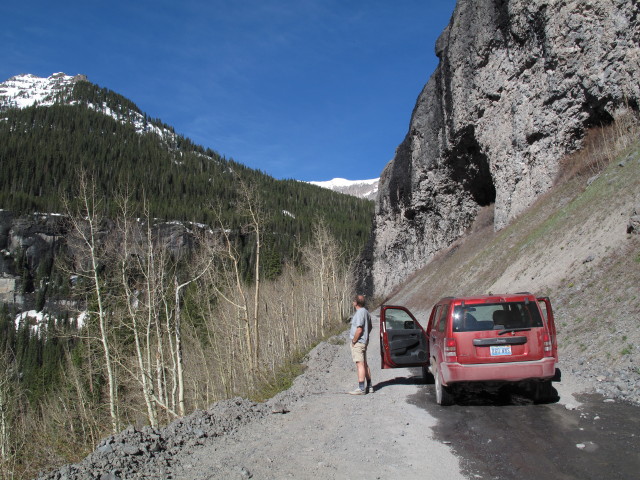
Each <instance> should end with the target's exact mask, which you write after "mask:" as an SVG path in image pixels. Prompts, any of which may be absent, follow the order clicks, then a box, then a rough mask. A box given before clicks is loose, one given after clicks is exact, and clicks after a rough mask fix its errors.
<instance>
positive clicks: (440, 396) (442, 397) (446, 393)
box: [433, 369, 454, 407]
mask: <svg viewBox="0 0 640 480" xmlns="http://www.w3.org/2000/svg"><path fill="white" fill-rule="evenodd" d="M433 372H434V373H433V376H434V377H435V383H436V403H437V404H438V405H441V406H443V407H446V406H449V405H453V400H454V398H453V394H452V393H451V388H449V387H445V386H444V385H443V384H442V377H441V376H440V372H439V371H438V370H437V369H434V370H433Z"/></svg>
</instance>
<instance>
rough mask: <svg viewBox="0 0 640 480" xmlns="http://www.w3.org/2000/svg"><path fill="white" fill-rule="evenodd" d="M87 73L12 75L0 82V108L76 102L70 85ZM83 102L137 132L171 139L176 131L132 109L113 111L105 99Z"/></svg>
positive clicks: (0, 109) (84, 77) (85, 78)
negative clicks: (39, 75) (97, 102)
mask: <svg viewBox="0 0 640 480" xmlns="http://www.w3.org/2000/svg"><path fill="white" fill-rule="evenodd" d="M88 81H89V80H88V79H87V76H86V75H82V74H79V75H74V76H71V75H66V74H65V73H61V72H60V73H54V74H53V75H51V76H50V77H47V78H43V77H38V76H36V75H32V74H22V75H16V76H15V77H11V78H10V79H9V80H7V81H5V82H2V83H0V111H3V110H6V109H9V108H27V107H31V106H34V105H37V106H50V105H54V104H56V103H61V104H68V105H75V104H77V103H79V102H78V101H76V100H73V96H72V92H73V87H74V86H75V84H76V83H77V82H88ZM83 103H85V106H86V107H87V108H90V109H92V110H95V111H96V112H100V113H103V114H105V115H109V116H110V117H112V118H114V119H116V120H118V121H119V122H122V123H130V124H132V125H133V126H134V127H135V129H136V131H137V132H138V133H147V132H153V133H155V134H156V135H158V136H160V137H161V138H163V139H165V140H167V141H168V142H171V141H172V140H175V134H174V133H173V132H171V131H169V130H167V129H166V128H162V127H161V126H159V125H157V124H154V123H152V122H150V121H148V120H147V118H146V117H145V116H144V115H143V114H142V113H141V112H140V111H135V110H131V109H124V110H123V109H121V110H115V109H113V108H111V107H109V106H108V105H107V104H106V103H105V102H103V103H101V104H95V103H88V102H83Z"/></svg>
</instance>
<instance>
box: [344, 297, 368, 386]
mask: <svg viewBox="0 0 640 480" xmlns="http://www.w3.org/2000/svg"><path fill="white" fill-rule="evenodd" d="M353 307H354V308H355V309H356V313H354V314H353V317H351V331H350V332H349V337H350V338H351V357H352V358H353V361H354V362H355V364H356V369H357V371H358V388H356V389H355V390H354V391H352V392H349V393H350V394H351V395H364V394H366V393H371V392H373V386H372V385H371V370H370V369H369V365H368V364H367V346H368V345H369V333H370V332H371V315H369V312H368V311H367V309H366V308H364V295H356V296H355V298H354V299H353ZM365 382H366V384H365Z"/></svg>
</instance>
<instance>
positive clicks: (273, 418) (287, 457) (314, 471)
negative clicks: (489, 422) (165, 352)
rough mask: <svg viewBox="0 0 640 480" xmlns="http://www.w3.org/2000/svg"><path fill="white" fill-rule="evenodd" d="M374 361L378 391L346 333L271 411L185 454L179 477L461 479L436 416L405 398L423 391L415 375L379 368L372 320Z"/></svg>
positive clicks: (316, 353) (319, 351)
mask: <svg viewBox="0 0 640 480" xmlns="http://www.w3.org/2000/svg"><path fill="white" fill-rule="evenodd" d="M371 339H372V340H371V343H370V346H369V360H370V366H371V370H372V378H373V383H374V385H375V386H376V391H375V392H374V393H372V394H368V395H363V396H352V395H348V394H347V393H346V392H348V391H349V390H353V389H354V388H355V387H356V386H357V377H356V374H355V367H354V364H353V362H352V360H351V356H350V352H349V346H348V337H347V334H346V333H345V334H343V335H340V336H338V337H336V338H335V339H333V340H334V341H331V342H328V343H322V344H320V345H319V346H318V347H316V348H315V349H314V350H313V351H312V352H311V353H310V355H309V361H308V368H307V370H306V372H305V373H304V374H303V375H302V376H300V377H298V378H297V379H296V381H295V383H294V385H293V387H292V388H291V389H289V390H288V391H286V392H283V393H281V394H279V395H278V396H277V397H275V398H274V399H272V400H270V401H269V402H268V405H269V408H270V410H271V411H277V412H282V411H287V413H269V414H268V415H265V416H262V417H260V418H256V420H255V421H253V422H251V423H250V424H247V425H244V426H242V427H240V428H238V429H237V430H236V431H234V432H232V433H231V434H228V435H224V436H221V437H218V438H215V439H212V441H211V442H207V443H205V444H204V445H202V447H201V448H198V449H196V450H194V451H193V453H191V454H189V455H186V456H181V457H180V458H179V462H177V463H176V465H175V466H174V467H173V469H172V473H173V474H174V475H175V478H181V479H209V478H211V479H214V478H215V479H217V478H220V479H222V478H225V479H236V478H237V479H243V478H255V479H281V478H296V479H317V478H323V479H397V478H403V479H407V480H408V479H414V478H415V479H418V478H419V479H422V480H424V479H430V478H433V479H450V480H455V479H463V478H465V477H464V476H463V475H462V474H461V473H460V466H459V462H458V458H457V457H456V456H455V455H454V454H453V453H452V452H451V450H450V448H449V447H448V446H447V445H445V444H443V443H441V442H440V441H438V440H437V439H435V438H434V437H433V432H432V427H434V425H435V423H436V421H435V419H434V418H433V417H432V416H431V415H429V414H428V413H427V412H425V411H424V410H423V409H421V408H419V407H418V406H416V405H412V404H410V403H408V402H407V397H408V396H409V395H412V394H417V393H418V390H419V389H420V388H422V387H423V386H422V383H421V382H422V380H421V378H420V376H418V375H417V372H416V375H414V373H413V372H412V371H411V370H408V369H400V370H381V369H380V356H379V342H378V325H377V319H376V318H375V317H374V330H373V331H372V336H371Z"/></svg>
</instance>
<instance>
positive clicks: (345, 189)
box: [309, 178, 380, 200]
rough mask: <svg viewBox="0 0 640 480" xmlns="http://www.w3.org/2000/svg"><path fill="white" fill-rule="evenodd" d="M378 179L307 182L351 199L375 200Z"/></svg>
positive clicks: (335, 179)
mask: <svg viewBox="0 0 640 480" xmlns="http://www.w3.org/2000/svg"><path fill="white" fill-rule="evenodd" d="M379 181H380V179H379V178H372V179H370V180H346V179H344V178H334V179H333V180H327V181H324V182H309V183H310V184H312V185H317V186H318V187H322V188H328V189H329V190H333V191H335V192H340V193H344V194H346V195H351V196H353V197H359V198H366V199H367V200H375V199H376V195H377V194H378V182H379Z"/></svg>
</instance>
